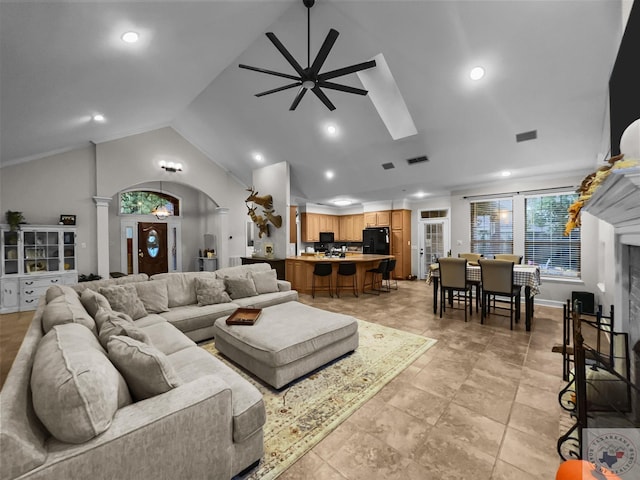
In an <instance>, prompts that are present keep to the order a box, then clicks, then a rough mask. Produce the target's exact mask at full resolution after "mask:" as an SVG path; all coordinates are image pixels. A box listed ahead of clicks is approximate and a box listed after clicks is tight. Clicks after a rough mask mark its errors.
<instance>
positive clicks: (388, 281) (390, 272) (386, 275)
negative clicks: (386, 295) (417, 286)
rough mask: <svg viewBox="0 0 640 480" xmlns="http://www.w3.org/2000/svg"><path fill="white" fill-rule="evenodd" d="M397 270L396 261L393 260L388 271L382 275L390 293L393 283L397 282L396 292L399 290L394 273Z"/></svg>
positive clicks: (388, 266) (388, 265)
mask: <svg viewBox="0 0 640 480" xmlns="http://www.w3.org/2000/svg"><path fill="white" fill-rule="evenodd" d="M395 269H396V259H395V258H391V259H390V260H389V263H388V264H387V271H386V272H384V273H383V274H382V279H383V280H384V281H385V282H386V284H387V285H386V289H387V291H388V292H390V291H391V281H392V280H393V281H394V282H395V287H393V289H394V290H397V289H398V280H396V279H395V278H394V277H393V271H394V270H395Z"/></svg>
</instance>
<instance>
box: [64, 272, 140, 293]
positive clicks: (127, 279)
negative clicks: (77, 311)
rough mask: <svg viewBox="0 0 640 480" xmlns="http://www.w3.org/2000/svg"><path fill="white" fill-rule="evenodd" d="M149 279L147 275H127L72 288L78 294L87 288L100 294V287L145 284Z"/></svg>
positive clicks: (83, 283) (79, 284) (85, 283)
mask: <svg viewBox="0 0 640 480" xmlns="http://www.w3.org/2000/svg"><path fill="white" fill-rule="evenodd" d="M148 279H149V275H147V274H146V273H136V274H135V275H125V276H124V277H119V278H104V279H101V280H92V281H90V282H80V283H76V284H75V285H72V286H71V288H73V289H74V290H75V291H76V292H78V293H82V292H83V291H84V290H86V289H87V288H90V289H91V290H95V291H96V292H98V291H99V290H100V287H108V286H110V285H125V284H127V283H134V282H144V281H146V280H148Z"/></svg>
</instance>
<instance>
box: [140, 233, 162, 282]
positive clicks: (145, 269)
mask: <svg viewBox="0 0 640 480" xmlns="http://www.w3.org/2000/svg"><path fill="white" fill-rule="evenodd" d="M168 250H169V249H168V247H167V224H166V223H144V222H140V223H138V273H146V274H147V275H149V276H151V275H154V274H156V273H166V272H168V271H169V262H168V260H167V258H168Z"/></svg>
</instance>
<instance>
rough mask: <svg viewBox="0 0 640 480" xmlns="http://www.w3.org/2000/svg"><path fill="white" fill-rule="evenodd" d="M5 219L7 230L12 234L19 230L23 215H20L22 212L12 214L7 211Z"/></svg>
mask: <svg viewBox="0 0 640 480" xmlns="http://www.w3.org/2000/svg"><path fill="white" fill-rule="evenodd" d="M6 217H7V223H8V224H9V229H10V230H11V231H12V232H15V231H16V230H18V229H19V228H20V224H21V223H24V215H22V212H12V211H11V210H7V213H6Z"/></svg>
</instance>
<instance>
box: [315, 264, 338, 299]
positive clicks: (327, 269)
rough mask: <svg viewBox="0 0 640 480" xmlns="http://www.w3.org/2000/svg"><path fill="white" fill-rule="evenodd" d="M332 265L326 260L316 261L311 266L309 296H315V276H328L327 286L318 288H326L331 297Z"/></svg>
mask: <svg viewBox="0 0 640 480" xmlns="http://www.w3.org/2000/svg"><path fill="white" fill-rule="evenodd" d="M332 270H333V266H332V265H331V263H328V262H318V263H316V264H315V265H314V266H313V276H312V278H311V297H312V298H316V277H329V286H328V287H326V286H323V287H320V290H325V291H326V290H328V291H329V295H330V296H331V298H333V291H332V288H331V272H332Z"/></svg>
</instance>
